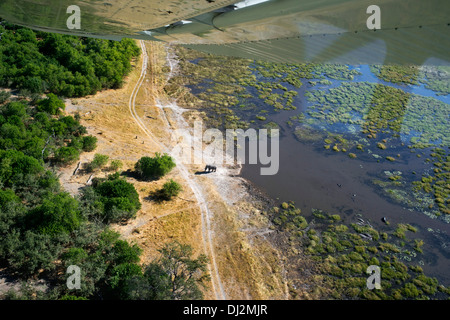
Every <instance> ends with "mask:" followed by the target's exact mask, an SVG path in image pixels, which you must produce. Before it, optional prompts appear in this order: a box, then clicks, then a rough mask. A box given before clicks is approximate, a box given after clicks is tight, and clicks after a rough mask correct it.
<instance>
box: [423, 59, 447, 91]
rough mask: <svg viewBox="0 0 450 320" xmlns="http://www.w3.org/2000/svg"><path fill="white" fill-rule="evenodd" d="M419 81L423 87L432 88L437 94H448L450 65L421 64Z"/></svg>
mask: <svg viewBox="0 0 450 320" xmlns="http://www.w3.org/2000/svg"><path fill="white" fill-rule="evenodd" d="M421 75H422V77H421V80H420V81H421V82H422V83H424V85H425V88H427V89H430V90H433V91H435V92H436V94H438V95H448V94H450V67H448V66H423V67H421Z"/></svg>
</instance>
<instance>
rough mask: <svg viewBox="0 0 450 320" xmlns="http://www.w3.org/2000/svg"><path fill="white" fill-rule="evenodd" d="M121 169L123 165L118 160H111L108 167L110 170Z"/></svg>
mask: <svg viewBox="0 0 450 320" xmlns="http://www.w3.org/2000/svg"><path fill="white" fill-rule="evenodd" d="M122 167H123V163H122V161H120V160H112V161H111V165H110V170H112V171H117V170H119V169H121V168H122Z"/></svg>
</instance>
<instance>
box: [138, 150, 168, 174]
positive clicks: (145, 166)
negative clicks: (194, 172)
mask: <svg viewBox="0 0 450 320" xmlns="http://www.w3.org/2000/svg"><path fill="white" fill-rule="evenodd" d="M174 167H175V162H174V161H173V159H172V157H171V156H169V155H167V154H164V155H160V154H159V153H158V152H157V153H156V155H155V157H153V158H151V157H142V158H141V159H139V161H138V162H137V163H136V165H135V170H136V172H137V174H138V175H139V176H140V177H141V178H143V179H152V178H156V179H159V178H161V177H162V176H164V175H166V174H167V173H169V172H170V171H171V170H172V169H173V168H174Z"/></svg>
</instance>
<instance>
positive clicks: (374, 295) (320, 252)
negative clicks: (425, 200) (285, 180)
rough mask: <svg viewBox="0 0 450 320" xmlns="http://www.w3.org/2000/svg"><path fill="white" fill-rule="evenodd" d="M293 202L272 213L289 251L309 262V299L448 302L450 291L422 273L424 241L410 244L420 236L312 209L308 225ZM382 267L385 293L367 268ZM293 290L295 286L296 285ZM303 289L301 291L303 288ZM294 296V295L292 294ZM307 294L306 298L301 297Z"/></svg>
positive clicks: (407, 226)
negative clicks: (369, 282) (372, 282)
mask: <svg viewBox="0 0 450 320" xmlns="http://www.w3.org/2000/svg"><path fill="white" fill-rule="evenodd" d="M301 214H302V213H301V211H300V210H299V209H296V208H295V206H294V204H293V203H289V204H286V205H285V206H281V207H275V208H272V209H271V210H270V211H269V216H270V217H271V218H272V221H273V222H274V225H275V226H276V228H278V229H280V231H282V232H283V233H284V234H285V235H286V236H287V239H288V240H287V241H288V243H289V246H290V247H291V250H290V251H291V252H292V254H293V255H296V256H297V257H298V256H299V255H300V254H302V255H304V257H303V258H302V259H305V260H307V259H310V260H311V261H312V262H313V264H314V266H315V268H314V269H311V270H310V272H311V273H310V275H309V281H310V282H311V284H310V286H309V287H310V288H314V289H311V290H310V292H308V295H307V296H308V297H309V298H313V299H370V300H372V299H374V300H378V299H446V298H449V297H450V288H447V287H445V286H443V285H441V284H439V282H438V280H437V279H436V278H432V277H428V276H427V275H425V274H424V272H423V269H422V267H421V265H424V262H423V259H424V257H423V250H422V247H423V245H424V241H423V240H421V239H414V240H412V239H410V238H409V236H410V234H414V233H415V232H417V228H416V227H415V226H413V225H410V224H406V223H401V224H398V225H397V226H394V229H392V228H390V229H391V230H390V231H386V232H381V231H379V230H376V229H375V228H374V227H373V226H372V225H371V223H370V221H367V220H364V219H363V218H362V217H357V218H356V221H355V222H353V223H351V224H350V225H349V226H347V225H345V224H342V221H341V217H340V216H339V215H337V214H328V213H326V212H324V211H321V210H318V209H313V210H312V216H311V218H310V221H307V220H306V219H305V218H303V217H302V215H301ZM371 265H372V266H378V267H379V268H380V271H381V283H380V285H381V288H380V289H373V290H370V289H368V287H367V279H368V277H369V275H368V274H367V269H368V267H369V266H371ZM293 287H296V286H295V284H294V285H293ZM304 287H305V286H303V288H304ZM291 294H293V295H294V296H295V295H296V294H299V293H297V291H296V290H294V289H291ZM300 294H304V293H300Z"/></svg>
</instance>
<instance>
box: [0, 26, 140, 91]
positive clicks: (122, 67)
mask: <svg viewBox="0 0 450 320" xmlns="http://www.w3.org/2000/svg"><path fill="white" fill-rule="evenodd" d="M139 53H140V49H139V47H138V46H137V45H136V43H135V42H134V41H133V40H131V39H123V40H121V41H120V42H119V41H107V40H100V39H90V38H80V37H74V36H66V35H60V34H54V33H46V32H35V31H32V30H30V29H27V28H23V27H16V26H13V25H10V24H4V25H3V26H2V46H1V47H0V86H3V87H11V88H14V89H21V90H22V91H26V92H29V93H44V92H50V93H54V94H57V95H59V96H65V97H74V96H77V97H80V96H85V95H88V94H94V93H96V92H97V91H98V90H100V89H102V88H105V89H106V88H118V87H120V86H121V85H122V83H123V80H122V79H123V77H124V76H125V75H127V74H128V73H129V72H130V71H131V64H130V60H131V59H132V58H133V57H137V56H138V55H139ZM4 66H8V67H4Z"/></svg>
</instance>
